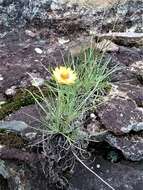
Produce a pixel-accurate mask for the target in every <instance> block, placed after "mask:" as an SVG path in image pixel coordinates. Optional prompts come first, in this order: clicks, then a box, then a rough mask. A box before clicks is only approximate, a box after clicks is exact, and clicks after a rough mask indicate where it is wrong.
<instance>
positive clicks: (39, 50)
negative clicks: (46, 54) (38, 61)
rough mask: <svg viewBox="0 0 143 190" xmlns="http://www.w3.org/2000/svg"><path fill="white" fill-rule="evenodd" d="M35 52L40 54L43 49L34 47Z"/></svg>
mask: <svg viewBox="0 0 143 190" xmlns="http://www.w3.org/2000/svg"><path fill="white" fill-rule="evenodd" d="M35 52H36V53H38V54H42V53H43V51H42V50H41V49H40V48H35Z"/></svg>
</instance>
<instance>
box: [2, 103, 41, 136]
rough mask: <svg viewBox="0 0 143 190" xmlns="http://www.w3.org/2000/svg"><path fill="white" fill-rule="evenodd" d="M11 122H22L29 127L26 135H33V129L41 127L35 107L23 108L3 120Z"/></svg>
mask: <svg viewBox="0 0 143 190" xmlns="http://www.w3.org/2000/svg"><path fill="white" fill-rule="evenodd" d="M13 120H18V121H23V122H24V123H26V124H27V125H28V126H29V128H28V130H27V132H28V133H29V132H32V133H33V129H34V128H39V126H40V125H41V121H40V113H39V110H38V107H37V105H30V106H25V107H23V108H21V109H20V110H18V111H16V112H14V113H12V114H10V115H9V116H7V117H6V118H5V121H13ZM34 132H35V131H34Z"/></svg>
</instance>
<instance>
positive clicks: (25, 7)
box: [0, 0, 143, 32]
mask: <svg viewBox="0 0 143 190" xmlns="http://www.w3.org/2000/svg"><path fill="white" fill-rule="evenodd" d="M64 2H65V1H63V0H60V1H57V0H56V1H53V0H34V1H31V0H26V1H24V0H18V1H16V0H2V1H0V13H1V14H0V26H1V28H3V27H8V28H9V27H15V26H18V27H23V26H25V25H26V24H28V23H32V24H34V23H35V24H37V23H38V24H41V25H45V24H46V25H48V24H50V25H51V24H52V23H53V22H52V19H56V18H63V16H64V15H67V16H68V17H69V15H73V14H74V15H76V16H77V17H78V16H80V17H82V19H81V21H83V23H84V26H91V25H92V26H94V27H95V26H96V27H97V25H98V29H101V28H102V29H103V30H105V31H107V30H108V31H109V30H110V29H112V26H113V23H114V24H115V20H116V19H118V20H117V21H118V23H120V26H119V24H118V25H116V27H115V28H117V30H119V29H120V30H125V29H130V28H131V29H130V30H135V31H138V32H140V31H141V30H142V29H141V27H142V19H141V14H142V9H143V8H142V1H141V0H137V1H134V0H129V1H127V2H126V3H124V4H121V5H118V4H116V3H115V4H113V6H112V7H111V8H109V7H108V9H107V10H106V15H108V16H106V18H105V17H104V12H105V11H103V9H97V10H95V9H93V10H92V7H91V8H90V10H89V7H90V6H88V8H84V9H85V10H86V11H85V10H83V8H82V7H78V6H74V7H73V8H71V10H69V7H68V8H66V7H65V6H62V5H63V4H64ZM100 4H102V2H100V3H99V6H98V7H100ZM70 7H71V6H70ZM101 8H102V6H101ZM49 10H54V11H61V10H62V12H63V14H61V15H60V14H59V12H58V14H55V13H54V15H56V16H54V15H51V16H49V14H48V11H49ZM132 14H135V15H136V16H135V17H132V20H130V19H129V17H130V15H132ZM113 18H114V19H113ZM101 21H104V23H103V25H101V23H102V22H101ZM125 25H126V28H125ZM109 28H110V29H109Z"/></svg>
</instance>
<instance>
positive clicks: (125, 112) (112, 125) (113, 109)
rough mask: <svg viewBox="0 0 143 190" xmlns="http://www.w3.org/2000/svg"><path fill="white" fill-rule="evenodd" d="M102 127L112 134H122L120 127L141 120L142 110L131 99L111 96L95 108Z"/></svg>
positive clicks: (142, 117) (142, 116)
mask: <svg viewBox="0 0 143 190" xmlns="http://www.w3.org/2000/svg"><path fill="white" fill-rule="evenodd" d="M97 112H98V116H99V118H100V121H101V123H102V124H103V125H104V127H105V128H106V129H107V130H109V131H112V132H113V133H114V134H124V131H125V130H123V131H122V129H125V128H127V127H128V126H129V125H136V124H137V123H140V122H142V121H143V112H142V110H140V109H138V107H137V106H136V104H135V102H134V101H133V100H131V99H123V98H119V97H116V98H112V99H111V100H109V101H107V102H106V103H104V104H103V105H102V106H100V107H98V109H97Z"/></svg>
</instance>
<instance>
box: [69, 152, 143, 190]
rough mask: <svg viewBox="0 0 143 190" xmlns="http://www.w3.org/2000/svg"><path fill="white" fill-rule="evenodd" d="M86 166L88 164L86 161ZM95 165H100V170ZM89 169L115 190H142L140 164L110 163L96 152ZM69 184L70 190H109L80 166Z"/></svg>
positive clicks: (142, 179)
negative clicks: (70, 185)
mask: <svg viewBox="0 0 143 190" xmlns="http://www.w3.org/2000/svg"><path fill="white" fill-rule="evenodd" d="M89 162H90V161H89ZM86 164H88V160H87V161H86ZM97 165H100V168H97ZM88 166H89V165H88ZM90 168H92V170H93V171H94V172H96V174H98V175H99V176H101V177H102V178H103V179H104V180H105V181H106V182H108V183H109V184H110V185H111V186H112V187H113V188H114V189H116V190H142V185H143V167H142V163H138V164H136V163H131V162H129V161H121V162H118V163H111V162H109V161H107V160H105V159H103V158H102V157H101V156H100V155H98V152H97V155H96V159H95V161H94V162H92V163H91V164H90ZM71 184H72V188H71V189H72V190H85V189H86V190H109V188H108V187H107V186H106V185H104V184H103V183H102V182H101V181H100V180H98V179H97V177H95V176H94V175H93V174H91V172H89V171H88V170H86V169H85V168H84V167H83V166H82V165H80V164H78V165H77V167H76V170H75V173H74V175H73V176H72V180H71Z"/></svg>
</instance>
